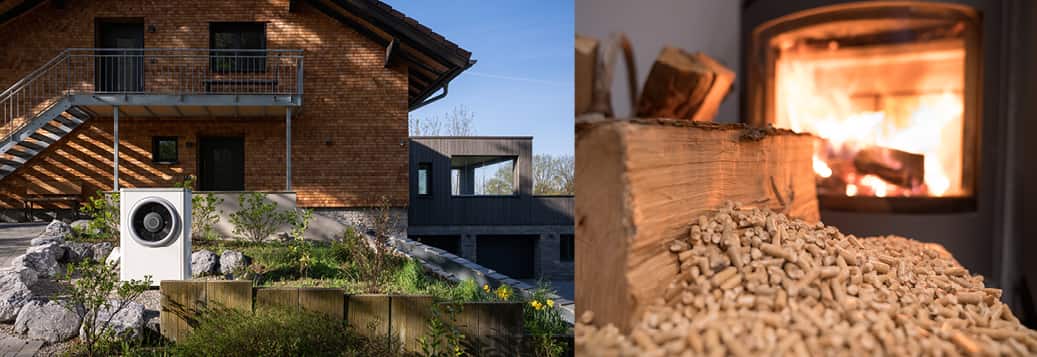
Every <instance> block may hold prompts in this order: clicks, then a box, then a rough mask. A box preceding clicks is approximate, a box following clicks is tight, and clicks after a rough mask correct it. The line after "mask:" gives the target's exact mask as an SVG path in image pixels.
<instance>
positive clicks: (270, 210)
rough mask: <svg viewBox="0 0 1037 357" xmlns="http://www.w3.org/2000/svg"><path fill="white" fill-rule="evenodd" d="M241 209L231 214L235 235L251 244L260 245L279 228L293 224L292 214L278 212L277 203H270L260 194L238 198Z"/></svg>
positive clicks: (251, 193) (250, 193)
mask: <svg viewBox="0 0 1037 357" xmlns="http://www.w3.org/2000/svg"><path fill="white" fill-rule="evenodd" d="M238 204H239V205H240V207H241V208H240V209H239V210H238V211H237V212H234V213H231V214H230V223H232V224H234V234H235V235H236V236H238V237H241V238H243V239H246V240H248V241H250V242H254V243H260V242H262V241H263V240H265V239H266V238H267V237H269V236H270V235H272V234H274V233H275V232H276V231H277V227H278V226H280V225H282V224H286V223H291V220H292V214H293V213H292V212H289V211H278V210H277V203H274V202H272V201H268V200H267V199H266V195H264V194H262V193H260V192H249V193H243V194H241V195H240V196H238Z"/></svg>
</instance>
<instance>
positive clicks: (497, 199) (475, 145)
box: [407, 137, 573, 226]
mask: <svg viewBox="0 0 1037 357" xmlns="http://www.w3.org/2000/svg"><path fill="white" fill-rule="evenodd" d="M409 151H410V163H409V170H410V175H408V176H409V177H410V182H409V191H410V206H409V207H408V221H407V223H408V225H410V226H523V225H544V226H548V225H572V224H573V197H572V196H535V195H533V177H532V152H533V138H531V137H412V138H411V139H410V145H409ZM452 156H512V157H517V160H516V162H515V167H516V175H517V177H518V179H517V180H516V181H517V182H518V187H517V189H516V192H517V194H516V195H514V196H453V195H451V190H450V189H451V187H450V185H451V177H450V158H451V157H452ZM422 163H429V164H431V166H432V170H431V174H430V176H431V180H430V183H431V185H432V186H431V190H430V191H431V195H428V196H419V195H418V194H417V191H418V182H417V175H416V172H417V170H418V165H420V164H422Z"/></svg>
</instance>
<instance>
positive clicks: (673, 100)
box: [637, 47, 735, 121]
mask: <svg viewBox="0 0 1037 357" xmlns="http://www.w3.org/2000/svg"><path fill="white" fill-rule="evenodd" d="M734 78H735V73H734V72H732V71H731V70H729V69H727V68H726V67H724V66H723V65H721V64H720V63H718V62H717V61H716V60H714V59H712V58H710V57H709V56H706V55H705V54H702V53H693V54H691V53H687V52H685V51H683V50H681V49H679V48H672V47H665V48H663V50H662V52H660V53H659V57H658V58H657V59H656V60H655V64H653V65H652V70H651V71H650V72H649V73H648V78H647V79H646V80H645V85H644V89H643V91H642V93H641V99H640V101H639V103H638V106H637V116H638V117H642V118H674V119H691V120H694V121H711V120H713V117H715V116H716V112H717V109H718V108H719V107H720V103H721V102H723V100H724V97H725V96H727V93H728V92H729V91H730V89H731V83H733V82H734Z"/></svg>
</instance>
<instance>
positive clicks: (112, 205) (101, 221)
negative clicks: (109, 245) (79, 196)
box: [79, 191, 119, 241]
mask: <svg viewBox="0 0 1037 357" xmlns="http://www.w3.org/2000/svg"><path fill="white" fill-rule="evenodd" d="M79 211H80V212H82V213H83V214H85V215H87V216H89V217H90V221H89V222H88V223H87V228H86V231H87V233H88V234H94V235H96V236H97V238H99V240H107V241H116V240H118V237H119V193H118V192H112V193H105V192H104V191H97V193H96V194H95V195H94V196H93V197H90V198H89V199H87V200H86V202H85V203H84V204H83V206H82V207H80V208H79Z"/></svg>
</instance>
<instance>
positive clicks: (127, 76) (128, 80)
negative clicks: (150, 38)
mask: <svg viewBox="0 0 1037 357" xmlns="http://www.w3.org/2000/svg"><path fill="white" fill-rule="evenodd" d="M97 47H98V48H103V49H111V48H117V49H120V50H118V51H107V50H106V51H97V60H96V61H95V62H94V66H95V70H96V71H95V72H94V73H97V76H96V77H95V83H94V84H95V85H96V88H97V91H99V92H124V93H125V92H128V93H133V92H142V91H144V57H143V51H140V50H139V49H142V48H144V23H143V22H124V21H121V22H99V23H98V24H97ZM135 49H136V50H135Z"/></svg>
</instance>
